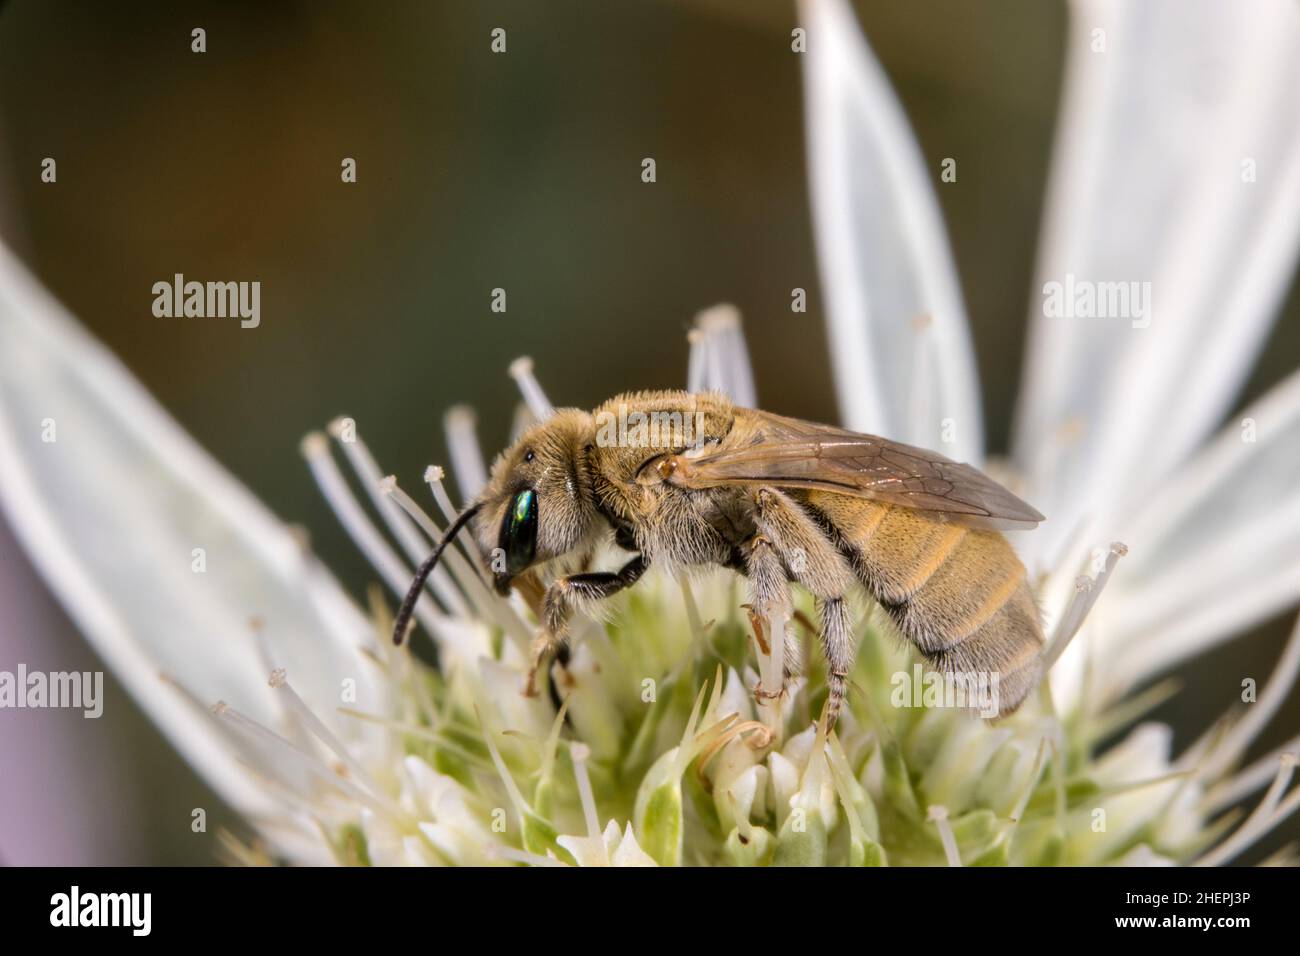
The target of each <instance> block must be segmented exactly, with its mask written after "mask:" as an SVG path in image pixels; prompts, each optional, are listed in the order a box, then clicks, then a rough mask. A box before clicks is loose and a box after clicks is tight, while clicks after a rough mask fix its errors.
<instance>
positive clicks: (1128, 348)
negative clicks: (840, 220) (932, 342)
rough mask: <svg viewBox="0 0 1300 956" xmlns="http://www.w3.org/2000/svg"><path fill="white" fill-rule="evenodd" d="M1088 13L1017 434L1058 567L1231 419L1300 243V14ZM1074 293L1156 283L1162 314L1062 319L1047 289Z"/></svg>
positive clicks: (1098, 6)
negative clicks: (1064, 553)
mask: <svg viewBox="0 0 1300 956" xmlns="http://www.w3.org/2000/svg"><path fill="white" fill-rule="evenodd" d="M1071 9H1072V13H1073V16H1072V22H1071V30H1070V38H1069V53H1068V61H1067V69H1066V81H1065V93H1064V102H1063V105H1062V115H1061V120H1060V127H1059V130H1058V136H1057V143H1056V150H1055V156H1054V161H1053V162H1054V165H1053V170H1052V174H1051V185H1050V189H1049V194H1048V201H1047V209H1046V213H1045V221H1044V227H1043V234H1042V237H1041V240H1040V247H1039V262H1038V268H1037V276H1038V278H1037V282H1036V285H1035V289H1034V294H1033V296H1032V303H1033V305H1032V307H1031V330H1030V341H1029V348H1028V350H1027V353H1026V356H1025V376H1024V384H1023V387H1022V391H1021V397H1020V402H1019V405H1018V414H1019V420H1018V423H1017V430H1016V440H1015V450H1016V456H1017V458H1018V459H1019V462H1020V465H1021V467H1022V468H1024V469H1025V470H1026V471H1027V472H1028V473H1029V474H1030V475H1031V478H1032V482H1031V489H1030V498H1031V500H1033V502H1034V504H1035V506H1037V507H1038V508H1039V509H1040V510H1041V511H1043V512H1044V513H1045V514H1046V515H1047V516H1048V519H1049V521H1048V523H1047V524H1046V525H1045V526H1044V528H1043V529H1042V530H1040V531H1039V532H1038V533H1037V534H1035V535H1034V536H1033V539H1034V540H1033V541H1032V542H1027V543H1028V544H1029V547H1030V548H1031V549H1034V550H1035V551H1036V552H1037V553H1038V554H1039V555H1041V556H1042V560H1043V563H1049V562H1050V560H1051V559H1052V558H1053V557H1054V556H1055V555H1056V553H1057V550H1058V549H1059V547H1060V546H1061V544H1062V542H1063V541H1064V539H1065V538H1066V537H1067V536H1068V535H1069V534H1070V533H1071V532H1072V531H1073V529H1074V528H1075V526H1076V524H1077V522H1078V519H1079V517H1080V516H1081V515H1083V514H1089V515H1091V516H1093V517H1108V516H1109V511H1110V509H1111V508H1112V507H1115V506H1118V505H1120V504H1121V503H1122V501H1123V500H1124V499H1125V497H1126V496H1129V495H1131V494H1134V493H1141V492H1142V491H1144V490H1146V489H1150V488H1154V487H1158V485H1159V484H1160V482H1161V481H1162V480H1163V479H1164V477H1165V476H1166V475H1167V474H1168V473H1169V471H1170V469H1171V468H1173V467H1174V466H1176V465H1177V464H1178V463H1179V462H1180V461H1181V460H1183V459H1184V458H1185V457H1186V456H1187V455H1188V454H1189V453H1190V452H1191V451H1192V450H1193V449H1194V448H1195V446H1196V445H1197V444H1198V443H1199V442H1200V441H1201V440H1202V439H1203V438H1204V437H1205V436H1206V435H1207V434H1208V433H1209V431H1210V430H1211V429H1212V428H1213V427H1214V426H1215V424H1216V423H1217V422H1218V421H1220V420H1221V417H1222V415H1223V414H1224V412H1226V411H1227V409H1228V408H1229V406H1230V403H1231V402H1232V400H1233V398H1234V397H1235V395H1236V393H1237V391H1238V389H1239V387H1240V385H1241V383H1242V381H1243V380H1244V378H1245V376H1246V374H1247V373H1248V371H1249V369H1250V366H1251V364H1252V362H1253V361H1254V358H1255V356H1256V355H1257V353H1258V351H1259V349H1260V347H1261V345H1262V344H1263V342H1264V338H1265V336H1266V334H1267V332H1268V329H1269V326H1270V325H1271V323H1272V321H1273V319H1274V316H1275V312H1276V309H1277V306H1278V304H1279V302H1280V299H1281V297H1282V295H1283V294H1284V293H1285V291H1286V287H1287V283H1288V282H1289V280H1290V276H1291V273H1292V269H1293V267H1294V264H1295V259H1296V249H1297V241H1298V240H1300V107H1298V102H1297V92H1296V91H1297V90H1298V89H1300V8H1297V6H1296V5H1295V4H1294V3H1292V2H1290V0H1259V2H1257V3H1251V4H1250V5H1249V13H1247V12H1246V8H1245V7H1243V6H1240V5H1237V4H1225V3H1222V2H1220V0H1149V2H1142V3H1117V2H1113V0H1078V2H1076V3H1074V4H1073V5H1072V7H1071ZM1098 31H1101V32H1098ZM1102 42H1104V44H1105V50H1104V52H1098V51H1095V50H1094V45H1096V44H1098V43H1102ZM1248 161H1249V162H1253V163H1254V164H1255V165H1254V170H1255V175H1256V179H1257V181H1255V182H1246V181H1243V180H1244V174H1245V171H1246V167H1245V165H1244V164H1245V163H1247V162H1248ZM1070 277H1073V279H1072V280H1071V279H1070ZM1067 281H1073V282H1074V286H1073V289H1074V290H1075V293H1076V294H1077V293H1078V291H1079V290H1080V289H1081V288H1083V287H1082V286H1081V285H1080V283H1084V282H1086V283H1123V284H1125V285H1126V286H1127V285H1128V284H1129V283H1139V285H1138V286H1136V287H1134V288H1136V289H1137V291H1138V292H1139V293H1140V292H1141V290H1142V286H1141V285H1140V283H1149V290H1150V296H1149V299H1148V300H1146V302H1145V305H1146V306H1147V308H1146V309H1145V310H1144V314H1142V315H1139V314H1138V312H1139V310H1138V309H1137V308H1136V307H1135V305H1136V303H1135V302H1131V303H1130V307H1129V309H1128V312H1127V314H1126V315H1121V316H1115V317H1096V318H1089V317H1082V316H1078V317H1062V316H1060V315H1056V316H1055V317H1049V316H1048V315H1047V314H1046V312H1047V311H1048V309H1047V304H1048V303H1047V296H1046V294H1045V291H1046V289H1047V284H1048V283H1053V282H1054V283H1060V284H1061V286H1062V289H1061V292H1062V296H1063V298H1064V300H1065V302H1073V301H1074V297H1073V296H1069V295H1067V294H1066V293H1065V290H1064V286H1065V284H1066V283H1067ZM1064 304H1065V303H1064V302H1063V305H1064ZM1118 305H1120V303H1118V302H1116V303H1112V306H1118ZM1106 311H1107V312H1108V313H1111V314H1113V313H1115V312H1122V311H1124V310H1123V309H1122V308H1114V307H1112V308H1108V309H1107V310H1106ZM1066 315H1067V316H1068V315H1069V313H1066ZM1147 323H1149V325H1148V324H1147ZM1143 326H1145V327H1143ZM1103 533H1105V532H1104V531H1103Z"/></svg>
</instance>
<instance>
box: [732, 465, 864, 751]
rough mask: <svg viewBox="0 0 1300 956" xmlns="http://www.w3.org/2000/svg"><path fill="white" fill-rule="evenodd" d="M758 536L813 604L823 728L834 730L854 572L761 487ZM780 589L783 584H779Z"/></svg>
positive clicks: (847, 660) (797, 513) (847, 665)
mask: <svg viewBox="0 0 1300 956" xmlns="http://www.w3.org/2000/svg"><path fill="white" fill-rule="evenodd" d="M754 505H755V523H756V524H757V526H758V529H759V534H760V535H761V536H763V537H764V538H766V539H767V540H768V541H770V542H771V543H772V547H773V550H774V552H775V554H777V555H779V557H780V562H781V564H782V565H783V568H784V570H785V572H788V575H789V578H790V579H791V580H793V581H797V582H798V583H799V584H800V585H802V586H803V587H804V588H806V589H807V590H808V591H809V592H811V594H812V595H813V597H814V598H816V600H817V606H818V611H819V616H820V617H821V632H820V637H821V646H822V654H823V655H824V656H825V658H826V683H827V687H828V689H829V691H830V696H829V699H828V701H827V708H826V711H827V717H826V720H827V729H828V730H829V729H833V728H834V727H835V722H836V720H837V719H838V717H839V714H840V710H841V709H842V708H843V705H844V696H845V693H846V690H847V685H848V675H849V671H850V670H851V669H852V667H853V656H854V651H855V649H856V648H855V647H854V642H853V627H852V622H851V620H850V618H849V611H848V607H847V605H846V604H845V602H844V596H845V595H846V594H847V593H848V591H849V589H850V588H852V587H853V585H854V583H855V581H856V578H855V577H854V575H853V570H852V568H851V567H850V566H849V564H848V562H847V561H846V560H845V559H844V556H843V555H842V554H841V553H840V552H839V549H838V548H837V547H836V546H835V543H834V542H833V541H831V540H830V539H829V538H827V537H826V535H825V533H824V532H823V531H822V530H821V529H820V528H819V527H818V526H817V525H816V524H815V523H814V522H813V520H812V519H811V518H810V517H809V516H808V515H807V514H806V513H805V512H804V510H803V509H802V508H800V507H799V505H798V504H796V503H795V502H794V501H792V500H791V499H790V498H789V497H788V496H786V495H785V494H783V493H782V492H780V491H778V490H777V489H775V488H760V489H759V490H758V491H757V492H756V493H755V496H754ZM783 586H784V583H783Z"/></svg>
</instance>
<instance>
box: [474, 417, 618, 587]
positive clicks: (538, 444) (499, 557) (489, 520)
mask: <svg viewBox="0 0 1300 956" xmlns="http://www.w3.org/2000/svg"><path fill="white" fill-rule="evenodd" d="M590 419H591V416H590V415H588V414H586V413H585V412H580V411H576V410H574V409H564V410H562V411H558V412H556V413H555V414H554V415H553V416H551V417H550V418H548V419H547V420H546V421H544V422H541V423H539V424H536V425H533V426H532V427H531V428H529V429H528V430H527V431H525V432H524V433H523V434H522V435H520V436H519V439H518V441H516V442H515V443H514V445H512V446H511V447H510V448H508V449H507V450H506V451H504V452H503V453H502V454H501V456H500V457H499V458H497V460H496V462H495V463H494V464H493V465H492V477H491V479H490V480H489V481H488V486H487V488H485V489H484V491H483V493H482V494H481V495H480V496H479V501H480V503H481V507H480V508H479V511H478V514H477V516H476V518H475V521H474V533H475V536H476V537H477V539H478V543H479V548H480V550H481V551H482V553H483V554H484V555H486V556H487V560H488V564H489V567H491V569H492V573H493V577H494V580H495V584H496V588H497V591H499V592H500V593H501V594H507V593H509V590H510V582H511V581H512V580H513V579H514V578H515V577H516V576H517V575H519V574H522V573H523V572H524V571H526V570H527V569H528V568H530V567H532V566H533V565H536V564H541V563H543V562H545V561H550V560H552V559H553V558H558V557H560V556H562V555H565V554H568V553H569V552H571V551H573V550H574V549H576V548H577V547H578V546H579V545H580V544H582V543H583V541H584V539H586V538H587V537H588V536H589V535H590V533H591V529H592V525H593V521H594V519H595V518H596V506H595V498H594V495H593V492H592V487H591V477H590V475H589V474H588V473H587V468H586V453H585V449H586V446H587V443H588V441H589V436H590V434H591V421H590Z"/></svg>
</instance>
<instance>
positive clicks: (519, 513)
mask: <svg viewBox="0 0 1300 956" xmlns="http://www.w3.org/2000/svg"><path fill="white" fill-rule="evenodd" d="M501 548H502V550H503V551H505V553H506V571H507V572H508V573H509V574H512V575H513V574H518V573H519V572H520V571H522V570H524V568H526V567H528V566H529V565H530V564H532V563H533V557H534V556H535V555H536V554H537V493H536V492H535V491H533V490H532V489H531V488H526V489H524V490H523V491H521V492H519V494H517V495H515V500H514V501H513V502H511V504H510V511H509V512H508V513H507V515H506V520H505V524H504V526H503V527H502V528H501Z"/></svg>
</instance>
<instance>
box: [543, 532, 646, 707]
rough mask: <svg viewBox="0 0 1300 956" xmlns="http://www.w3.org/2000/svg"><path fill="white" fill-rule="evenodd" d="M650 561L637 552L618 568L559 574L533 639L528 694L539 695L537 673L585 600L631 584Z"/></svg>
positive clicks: (558, 644)
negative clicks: (540, 627) (539, 629)
mask: <svg viewBox="0 0 1300 956" xmlns="http://www.w3.org/2000/svg"><path fill="white" fill-rule="evenodd" d="M648 566H649V562H648V561H646V559H645V557H644V556H643V555H637V556H636V557H635V558H633V559H632V560H631V561H629V562H628V563H627V564H625V565H623V567H622V568H620V569H619V570H618V571H604V572H590V573H586V574H570V575H569V576H568V577H564V578H557V579H556V580H555V581H554V583H552V584H551V586H550V587H549V588H547V589H546V599H545V601H544V602H543V604H542V633H541V634H539V635H538V636H537V638H536V639H535V640H534V641H533V646H532V648H531V653H530V654H529V663H528V676H527V677H526V679H525V680H524V696H525V697H536V696H537V674H538V672H539V671H541V669H542V665H543V664H544V663H545V662H546V659H547V658H548V657H550V655H551V653H552V652H553V651H554V650H555V649H556V648H558V647H559V646H560V645H561V644H563V643H564V641H565V640H566V639H567V638H568V635H569V619H570V618H572V617H573V612H574V611H575V610H576V609H578V608H579V607H581V606H582V605H583V604H586V603H590V602H593V601H600V600H603V599H605V598H607V597H610V596H611V595H614V594H617V593H618V592H619V591H621V590H623V589H624V588H627V587H631V586H632V585H633V584H636V582H637V581H638V580H639V579H640V577H641V575H643V574H644V573H645V570H646V568H647V567H648Z"/></svg>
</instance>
